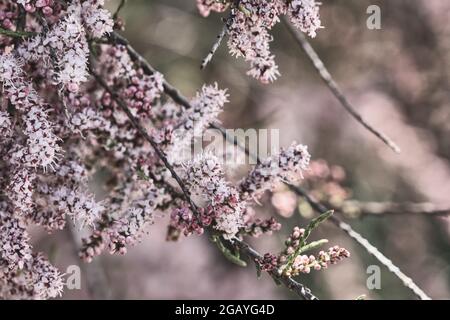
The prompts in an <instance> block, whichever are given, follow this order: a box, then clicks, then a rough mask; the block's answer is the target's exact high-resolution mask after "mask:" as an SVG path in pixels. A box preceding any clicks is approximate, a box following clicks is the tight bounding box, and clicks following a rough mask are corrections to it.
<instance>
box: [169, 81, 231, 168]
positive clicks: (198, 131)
mask: <svg viewBox="0 0 450 320" xmlns="http://www.w3.org/2000/svg"><path fill="white" fill-rule="evenodd" d="M227 102H228V94H227V91H226V90H221V89H219V88H218V85H217V83H215V84H214V85H204V86H203V87H202V89H201V91H200V92H197V95H196V97H195V98H194V99H193V100H192V101H191V105H192V109H188V110H185V111H184V114H183V116H182V118H181V119H180V125H179V127H178V128H177V129H176V130H174V132H173V145H172V147H171V148H169V150H168V152H167V153H168V157H169V159H170V160H171V161H172V162H175V163H181V162H183V161H184V160H185V159H184V158H183V157H186V156H187V157H190V155H191V153H190V152H188V151H190V150H187V148H188V147H190V145H191V142H192V139H194V138H198V137H201V136H202V134H203V131H204V130H205V129H206V128H207V127H208V126H209V124H210V123H211V122H213V121H214V120H215V119H216V118H217V116H218V115H219V113H220V112H221V111H222V109H223V106H224V105H225V103H227Z"/></svg>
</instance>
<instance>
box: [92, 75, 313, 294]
mask: <svg viewBox="0 0 450 320" xmlns="http://www.w3.org/2000/svg"><path fill="white" fill-rule="evenodd" d="M91 74H92V75H93V76H94V78H95V79H96V81H97V82H98V83H99V84H100V86H102V87H103V88H104V89H105V90H106V91H107V92H108V93H109V94H110V95H111V98H112V99H113V100H114V101H115V102H116V103H117V104H118V106H119V107H120V108H121V109H122V110H123V111H124V112H125V114H126V115H127V117H128V118H129V120H130V121H131V123H132V125H133V126H134V127H135V128H136V129H137V130H138V132H139V133H140V134H141V135H142V136H143V137H144V138H145V139H146V140H147V141H148V142H149V143H150V145H151V146H152V147H153V149H154V150H155V152H156V154H157V155H158V157H159V158H160V159H161V161H162V162H163V163H164V166H165V167H166V168H167V169H168V170H169V171H170V173H171V174H172V177H173V178H174V179H175V180H176V181H177V183H178V185H179V187H180V188H181V190H182V192H183V195H184V198H185V200H186V201H187V202H188V203H189V205H190V207H191V209H192V212H193V213H194V214H195V215H197V216H199V212H198V209H197V206H196V205H195V203H194V202H193V201H192V199H191V197H190V194H189V191H188V190H187V188H186V186H185V184H184V182H183V181H182V179H181V178H180V177H179V176H178V174H177V173H176V172H175V170H174V168H173V167H172V165H171V164H170V163H169V161H168V160H167V158H166V155H165V154H164V153H163V152H162V151H161V150H160V149H159V147H158V144H157V143H156V142H155V141H154V140H153V138H152V137H151V136H150V135H149V134H148V133H147V131H146V130H145V129H144V128H143V127H142V126H141V124H140V123H139V121H138V120H137V119H136V118H135V117H134V116H133V114H132V113H131V111H130V109H129V108H128V107H127V105H126V104H125V102H124V101H123V100H122V99H121V98H120V97H119V96H118V95H117V93H116V92H114V91H113V90H112V89H111V88H110V87H109V86H108V85H107V83H106V82H105V81H104V80H103V78H101V77H100V76H99V75H98V74H96V73H95V72H94V71H92V70H91ZM232 244H236V246H238V247H239V248H240V249H241V251H242V253H243V254H245V255H246V256H247V257H248V258H250V259H252V260H254V261H255V262H256V263H259V262H258V260H259V259H260V258H261V255H260V254H259V253H258V252H257V251H256V250H254V249H253V248H251V247H250V245H249V244H247V243H246V242H244V241H242V240H238V239H235V240H234V242H233V243H232ZM255 259H256V260H255ZM269 274H270V276H271V277H272V278H274V279H275V280H278V281H280V282H281V283H283V284H284V285H285V286H286V287H288V288H289V289H291V290H293V291H294V292H295V293H297V294H298V295H299V296H300V297H302V298H303V299H305V300H313V299H314V300H315V299H317V298H316V297H315V296H314V295H313V294H312V293H311V291H310V290H309V289H308V288H307V287H305V286H304V285H302V284H301V283H298V282H297V281H295V280H293V279H291V278H289V277H281V276H279V275H277V274H276V273H275V272H269Z"/></svg>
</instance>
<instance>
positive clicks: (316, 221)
mask: <svg viewBox="0 0 450 320" xmlns="http://www.w3.org/2000/svg"><path fill="white" fill-rule="evenodd" d="M333 213H334V210H329V211H326V212H324V213H322V214H321V215H319V216H318V217H317V218H315V219H313V220H312V221H311V222H310V223H309V224H308V226H307V227H306V229H305V233H304V234H303V237H302V238H301V240H300V242H301V243H302V242H303V243H306V239H308V237H309V236H310V235H311V232H312V231H313V230H314V229H316V228H317V227H318V226H319V225H320V224H321V223H322V222H324V221H325V220H327V219H328V218H329V217H331V216H332V215H333Z"/></svg>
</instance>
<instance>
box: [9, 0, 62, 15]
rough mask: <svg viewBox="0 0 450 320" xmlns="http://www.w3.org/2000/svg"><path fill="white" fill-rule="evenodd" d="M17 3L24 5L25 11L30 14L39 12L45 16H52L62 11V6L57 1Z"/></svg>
mask: <svg viewBox="0 0 450 320" xmlns="http://www.w3.org/2000/svg"><path fill="white" fill-rule="evenodd" d="M16 2H17V3H18V4H20V5H22V6H23V7H24V9H25V11H27V12H29V13H34V12H36V11H38V10H39V11H40V12H42V13H43V14H44V15H45V16H50V15H52V14H53V13H55V12H57V11H59V10H60V9H61V8H60V7H61V4H59V3H58V1H55V0H17V1H16Z"/></svg>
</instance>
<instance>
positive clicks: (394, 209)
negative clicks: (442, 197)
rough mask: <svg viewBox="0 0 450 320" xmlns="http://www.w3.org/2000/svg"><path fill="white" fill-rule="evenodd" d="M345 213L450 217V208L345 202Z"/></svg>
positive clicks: (392, 203)
mask: <svg viewBox="0 0 450 320" xmlns="http://www.w3.org/2000/svg"><path fill="white" fill-rule="evenodd" d="M341 211H343V213H347V211H348V213H349V214H352V215H356V216H361V217H364V216H377V217H381V216H389V215H400V214H420V215H424V216H433V217H446V216H449V215H450V207H448V206H447V207H443V206H437V205H435V204H433V203H429V202H422V203H414V202H401V203H398V202H360V201H354V200H351V201H345V202H344V203H343V205H342V209H341Z"/></svg>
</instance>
